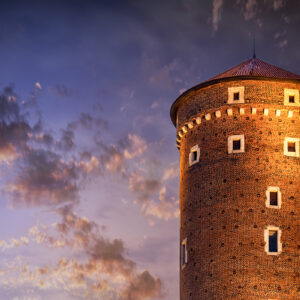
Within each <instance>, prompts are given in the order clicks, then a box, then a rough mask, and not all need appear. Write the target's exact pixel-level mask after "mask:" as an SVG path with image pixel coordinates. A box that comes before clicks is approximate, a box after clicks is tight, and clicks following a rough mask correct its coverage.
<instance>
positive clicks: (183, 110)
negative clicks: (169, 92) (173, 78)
mask: <svg viewBox="0 0 300 300" xmlns="http://www.w3.org/2000/svg"><path fill="white" fill-rule="evenodd" d="M235 86H244V87H245V103H253V104H254V103H262V104H263V103H265V104H277V105H283V99H284V88H289V89H299V83H298V84H296V83H289V82H280V81H271V80H270V81H269V80H268V81H266V80H265V81H258V80H232V81H226V82H220V83H217V84H214V85H210V86H208V87H205V88H202V89H200V90H197V91H191V92H190V93H189V94H188V95H186V96H185V97H183V102H184V105H181V106H180V108H179V109H178V111H177V114H178V126H179V128H180V127H181V126H183V125H184V123H185V122H186V121H187V120H188V119H190V118H191V117H192V116H193V115H196V114H199V113H201V112H204V111H205V110H208V109H212V108H218V107H222V106H224V105H226V104H227V100H228V87H235Z"/></svg>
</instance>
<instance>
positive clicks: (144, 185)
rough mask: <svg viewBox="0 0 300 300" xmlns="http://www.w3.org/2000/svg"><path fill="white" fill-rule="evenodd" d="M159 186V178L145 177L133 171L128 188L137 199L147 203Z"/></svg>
mask: <svg viewBox="0 0 300 300" xmlns="http://www.w3.org/2000/svg"><path fill="white" fill-rule="evenodd" d="M159 187H160V182H159V181H158V180H157V179H151V178H145V177H143V176H142V174H140V173H138V172H134V173H132V174H131V176H130V178H129V187H128V188H129V190H130V191H132V192H133V193H134V194H135V195H136V196H137V201H138V202H139V203H141V204H147V203H148V202H149V201H150V197H151V196H152V195H153V194H154V193H156V192H157V191H158V189H159Z"/></svg>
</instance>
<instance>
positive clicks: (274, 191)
mask: <svg viewBox="0 0 300 300" xmlns="http://www.w3.org/2000/svg"><path fill="white" fill-rule="evenodd" d="M266 196H267V200H266V207H268V208H280V207H281V192H280V188H279V187H278V186H269V187H268V189H267V191H266Z"/></svg>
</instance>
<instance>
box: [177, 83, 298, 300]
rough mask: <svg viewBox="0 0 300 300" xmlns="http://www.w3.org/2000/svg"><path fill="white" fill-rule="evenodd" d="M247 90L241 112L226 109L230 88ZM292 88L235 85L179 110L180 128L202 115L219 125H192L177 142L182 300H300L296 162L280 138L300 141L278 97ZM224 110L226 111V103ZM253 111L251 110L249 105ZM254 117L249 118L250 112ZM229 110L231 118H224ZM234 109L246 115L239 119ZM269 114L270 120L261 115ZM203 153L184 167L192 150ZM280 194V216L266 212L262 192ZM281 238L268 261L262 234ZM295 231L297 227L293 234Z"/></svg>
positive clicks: (202, 94) (204, 93)
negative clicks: (241, 138) (237, 147)
mask: <svg viewBox="0 0 300 300" xmlns="http://www.w3.org/2000/svg"><path fill="white" fill-rule="evenodd" d="M229 86H245V99H246V101H245V102H246V103H245V104H239V105H227V95H228V93H227V88H228V87H229ZM284 88H298V89H299V88H300V85H299V84H298V85H296V84H294V83H290V84H289V83H287V82H284V83H281V82H276V83H275V82H273V83H272V82H270V81H266V82H265V81H255V82H254V81H249V80H247V81H233V82H231V83H228V82H225V83H219V84H216V85H213V86H210V87H207V88H205V89H203V90H200V91H197V93H196V94H195V93H192V94H191V99H187V100H186V102H185V103H184V105H182V106H181V107H180V109H179V111H178V112H179V116H180V118H179V119H180V125H181V126H182V125H183V124H184V123H186V122H187V121H189V120H190V118H191V117H192V116H196V115H197V114H199V112H201V113H202V114H205V113H206V112H208V111H210V109H214V111H215V110H216V109H220V110H221V114H222V115H221V117H220V118H216V116H214V115H212V118H211V120H205V119H204V118H203V115H202V123H201V124H200V125H194V127H193V128H192V129H189V130H188V132H187V133H186V134H185V135H184V137H183V138H182V139H181V148H180V210H181V228H180V239H181V240H183V239H184V238H187V248H188V263H187V265H186V267H185V268H184V269H183V270H181V272H180V299H181V300H188V299H189V300H191V299H193V300H200V299H245V300H246V299H266V300H267V299H291V300H292V299H300V296H299V292H297V291H299V285H300V284H299V246H298V244H299V233H298V231H297V229H298V230H299V228H297V225H299V199H300V191H299V187H300V158H296V157H288V156H284V153H283V141H284V138H285V137H298V138H300V117H299V108H297V107H293V108H292V109H293V110H294V111H296V112H295V113H294V115H293V117H292V118H288V112H287V111H286V110H283V111H281V116H280V117H277V116H275V109H287V107H286V106H283V89H284ZM225 102H226V103H225ZM252 103H255V105H253V104H252ZM253 106H254V107H256V108H257V114H256V115H252V114H251V107H253ZM229 107H230V108H232V109H233V116H228V115H227V114H226V109H227V108H229ZM239 107H244V108H245V114H244V115H239V112H238V109H239ZM263 108H269V110H270V111H269V115H268V116H264V115H263ZM235 134H244V135H245V153H238V154H228V153H227V138H228V136H230V135H235ZM196 144H198V145H199V147H200V152H201V154H200V161H199V163H197V164H195V165H193V166H191V167H189V165H188V155H189V152H190V148H191V147H193V146H194V145H196ZM268 186H278V187H279V188H280V191H281V193H282V206H281V209H273V208H267V207H266V205H265V201H266V190H267V187H268ZM268 225H275V226H278V227H279V228H280V229H281V230H282V237H281V242H282V244H283V249H282V253H281V254H279V255H277V256H274V255H267V253H266V252H265V250H264V246H265V242H264V229H265V228H266V227H267V226H268ZM298 227H299V226H298Z"/></svg>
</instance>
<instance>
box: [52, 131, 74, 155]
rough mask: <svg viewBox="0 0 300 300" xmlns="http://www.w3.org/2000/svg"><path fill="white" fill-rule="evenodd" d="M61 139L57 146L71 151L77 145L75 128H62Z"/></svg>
mask: <svg viewBox="0 0 300 300" xmlns="http://www.w3.org/2000/svg"><path fill="white" fill-rule="evenodd" d="M61 133H62V136H61V139H60V140H59V141H58V142H57V143H56V145H57V147H58V148H59V149H60V150H63V151H70V150H72V149H73V148H74V147H75V143H74V137H75V134H74V132H73V130H70V129H61Z"/></svg>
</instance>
